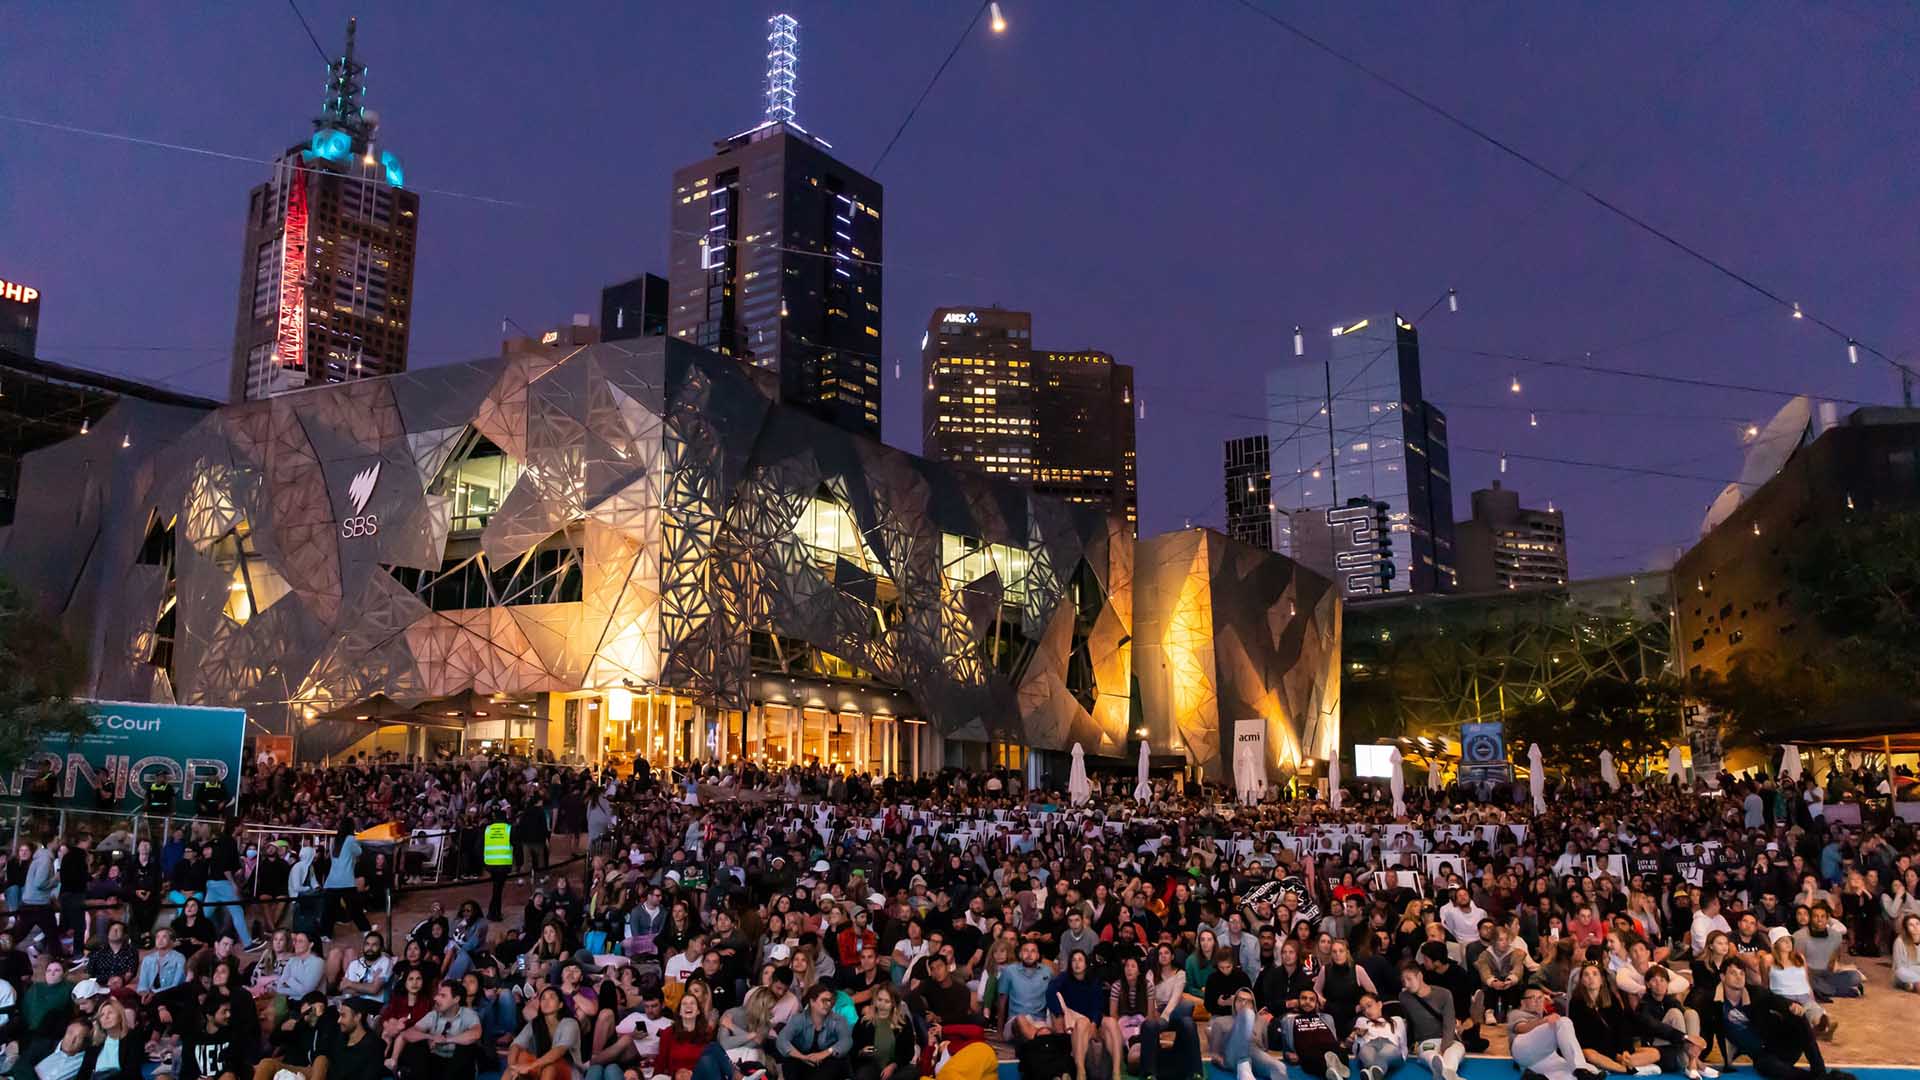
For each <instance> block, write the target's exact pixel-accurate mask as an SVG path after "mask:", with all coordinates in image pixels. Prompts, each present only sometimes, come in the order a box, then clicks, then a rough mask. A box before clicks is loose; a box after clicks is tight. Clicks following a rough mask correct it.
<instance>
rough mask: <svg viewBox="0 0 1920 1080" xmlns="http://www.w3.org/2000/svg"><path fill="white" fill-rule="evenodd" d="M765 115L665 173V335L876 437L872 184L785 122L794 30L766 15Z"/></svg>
mask: <svg viewBox="0 0 1920 1080" xmlns="http://www.w3.org/2000/svg"><path fill="white" fill-rule="evenodd" d="M767 25H768V28H769V33H768V34H767V109H766V118H765V119H764V120H762V121H761V122H760V124H759V125H758V126H756V127H754V128H752V129H750V130H748V131H744V132H741V133H740V134H738V135H735V136H733V137H732V138H728V139H722V140H721V141H719V142H717V143H715V144H714V150H715V152H714V155H713V156H712V157H710V158H707V159H705V160H703V161H699V162H696V163H694V164H692V165H688V166H686V167H685V168H682V169H679V170H677V171H676V172H675V173H674V174H673V205H672V214H671V220H672V237H671V240H670V242H669V251H670V258H669V261H668V269H667V284H668V293H669V304H668V312H667V333H668V334H670V335H671V336H673V337H676V338H679V339H681V340H683V341H687V342H690V343H692V344H695V345H698V346H700V347H701V348H705V349H711V350H713V351H715V352H719V353H724V354H726V355H728V356H732V357H736V358H738V359H740V360H742V361H744V362H746V363H750V364H753V365H755V366H757V367H763V368H768V369H770V370H773V371H775V372H778V374H779V376H780V396H781V398H782V400H784V401H786V402H788V403H789V404H792V405H795V406H797V407H800V408H804V409H806V410H808V411H810V412H812V413H814V414H816V415H818V416H820V417H822V418H823V419H826V420H827V421H829V422H830V423H833V424H836V425H838V426H840V427H842V428H845V429H847V430H849V431H855V432H859V433H861V434H864V435H870V436H872V437H874V438H878V437H879V435H880V314H881V302H882V301H881V289H880V283H881V275H880V264H881V188H880V184H879V182H878V181H875V180H873V179H871V178H870V177H867V176H866V175H864V174H862V173H861V172H860V171H859V170H857V169H855V168H853V167H852V166H850V165H847V164H845V163H844V162H841V161H839V160H837V159H836V158H834V157H833V155H832V154H830V153H828V150H829V149H831V147H830V145H829V144H828V143H827V141H826V140H824V139H821V138H819V137H818V136H815V135H813V134H811V133H809V132H808V131H807V130H806V129H804V128H802V127H801V126H800V125H799V124H797V123H795V122H794V109H793V101H794V85H795V77H794V65H795V62H796V54H797V50H798V42H797V38H796V32H797V30H798V24H797V23H795V22H794V20H793V19H791V18H789V17H788V16H785V15H776V16H774V17H773V18H771V19H769V20H767Z"/></svg>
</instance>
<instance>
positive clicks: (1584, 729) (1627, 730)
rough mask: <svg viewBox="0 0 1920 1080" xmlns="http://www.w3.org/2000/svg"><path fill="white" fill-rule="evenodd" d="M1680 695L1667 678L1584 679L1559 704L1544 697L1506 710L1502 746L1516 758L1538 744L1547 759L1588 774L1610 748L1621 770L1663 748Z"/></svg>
mask: <svg viewBox="0 0 1920 1080" xmlns="http://www.w3.org/2000/svg"><path fill="white" fill-rule="evenodd" d="M1680 697H1681V690H1680V687H1679V686H1678V685H1676V684H1675V683H1673V682H1671V681H1669V680H1666V679H1640V680H1635V681H1628V680H1625V679H1614V678H1593V679H1588V680H1586V681H1584V682H1582V683H1581V684H1580V685H1579V686H1578V687H1577V688H1576V689H1575V690H1574V692H1573V694H1572V696H1571V697H1570V698H1569V699H1568V700H1566V701H1565V702H1564V703H1561V704H1555V703H1553V702H1552V701H1550V700H1543V701H1539V702H1535V703H1533V704H1530V705H1524V706H1522V707H1520V708H1518V709H1515V710H1513V711H1511V712H1509V713H1508V714H1507V745H1508V747H1509V748H1511V749H1512V750H1513V753H1514V757H1515V758H1516V759H1518V758H1519V757H1520V756H1521V755H1522V754H1524V753H1525V752H1526V747H1527V745H1528V744H1529V743H1539V744H1540V750H1541V752H1542V753H1543V755H1544V756H1545V758H1546V760H1547V761H1548V763H1549V764H1551V765H1553V766H1555V767H1557V768H1564V769H1566V770H1567V771H1568V772H1571V773H1573V774H1575V775H1579V776H1589V777H1593V776H1598V775H1599V774H1600V751H1602V750H1611V751H1613V756H1614V760H1615V762H1616V763H1617V764H1618V765H1619V767H1620V769H1621V771H1622V772H1625V771H1628V770H1630V769H1631V768H1632V767H1633V765H1634V764H1635V763H1636V762H1642V761H1647V760H1650V759H1653V758H1657V757H1659V756H1660V755H1662V754H1664V753H1666V751H1667V748H1668V746H1670V745H1671V744H1672V742H1673V739H1674V734H1675V725H1674V717H1675V716H1677V715H1678V708H1679V704H1680Z"/></svg>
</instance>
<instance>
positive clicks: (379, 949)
mask: <svg viewBox="0 0 1920 1080" xmlns="http://www.w3.org/2000/svg"><path fill="white" fill-rule="evenodd" d="M385 946H386V939H385V938H383V937H381V936H380V932H379V931H378V930H369V931H368V932H367V933H366V935H365V937H364V939H363V940H362V943H361V946H360V955H359V956H356V957H354V958H353V959H352V960H349V961H347V964H346V967H345V968H344V969H343V970H342V971H341V973H340V992H341V993H342V994H345V995H347V996H349V997H370V998H375V999H378V1000H380V1001H385V1000H387V977H388V976H389V975H391V974H393V957H391V956H388V955H387V952H386V947H385Z"/></svg>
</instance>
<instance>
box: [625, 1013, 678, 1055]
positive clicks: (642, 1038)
mask: <svg viewBox="0 0 1920 1080" xmlns="http://www.w3.org/2000/svg"><path fill="white" fill-rule="evenodd" d="M672 1026H673V1017H671V1016H668V1015H666V1014H665V1013H662V1014H660V1015H659V1016H656V1017H654V1018H652V1019H648V1018H647V1014H646V1013H644V1012H641V1011H640V1010H638V1009H635V1010H634V1011H633V1012H630V1013H628V1014H627V1015H626V1016H625V1017H623V1018H622V1019H621V1021H620V1022H619V1023H618V1024H615V1025H614V1028H613V1030H614V1033H615V1034H618V1035H631V1036H633V1048H634V1049H635V1050H637V1051H639V1053H640V1056H641V1057H643V1058H651V1057H655V1056H657V1055H658V1054H659V1053H660V1033H661V1032H663V1031H665V1030H667V1029H668V1028H670V1027H672Z"/></svg>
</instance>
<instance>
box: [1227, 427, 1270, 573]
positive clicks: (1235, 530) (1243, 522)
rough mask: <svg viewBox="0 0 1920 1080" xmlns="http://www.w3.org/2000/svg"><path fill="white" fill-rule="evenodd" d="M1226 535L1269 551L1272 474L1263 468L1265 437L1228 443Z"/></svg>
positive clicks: (1265, 464)
mask: <svg viewBox="0 0 1920 1080" xmlns="http://www.w3.org/2000/svg"><path fill="white" fill-rule="evenodd" d="M1223 471H1224V474H1225V476H1226V481H1227V535H1228V536H1231V537H1233V538H1234V539H1235V540H1238V541H1240V542H1241V543H1243V544H1252V545H1253V546H1254V547H1257V548H1261V549H1263V550H1267V551H1271V550H1273V472H1272V470H1271V469H1270V468H1269V466H1268V464H1267V437H1266V436H1265V435H1246V436H1243V437H1241V438H1238V439H1228V440H1227V443H1226V462H1225V467H1224V470H1223Z"/></svg>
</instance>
